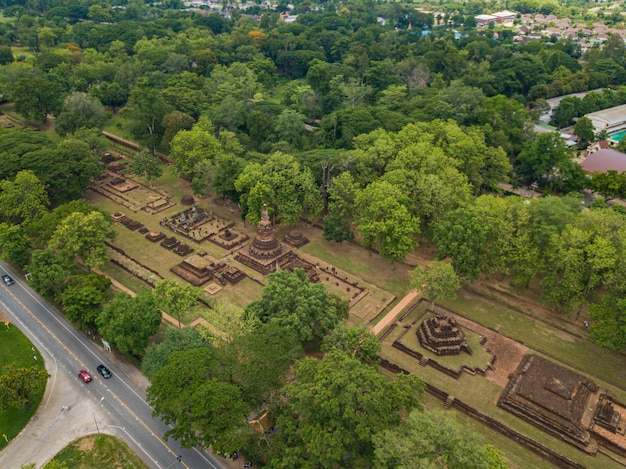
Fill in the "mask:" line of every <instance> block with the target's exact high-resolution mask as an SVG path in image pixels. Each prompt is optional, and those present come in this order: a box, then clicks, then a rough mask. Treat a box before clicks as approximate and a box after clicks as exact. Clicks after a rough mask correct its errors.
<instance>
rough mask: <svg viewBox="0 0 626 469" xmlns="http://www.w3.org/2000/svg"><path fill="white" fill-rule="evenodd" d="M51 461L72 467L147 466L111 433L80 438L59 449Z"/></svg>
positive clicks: (123, 468)
mask: <svg viewBox="0 0 626 469" xmlns="http://www.w3.org/2000/svg"><path fill="white" fill-rule="evenodd" d="M53 461H54V462H58V463H60V464H64V465H66V466H67V467H71V468H72V469H92V468H94V467H97V468H105V467H106V468H107V469H127V468H132V469H144V468H145V469H147V468H148V466H146V465H145V464H144V463H143V462H142V461H141V459H139V457H138V456H137V455H136V454H135V453H134V452H133V451H132V450H131V449H130V448H129V447H128V446H127V445H126V444H125V443H124V442H123V441H122V440H120V439H119V438H116V437H114V436H111V435H100V436H99V437H98V436H97V435H89V436H85V437H83V438H80V439H78V440H76V441H74V442H72V443H71V444H69V445H68V446H66V447H65V448H64V449H63V450H61V452H60V453H59V454H57V455H56V456H55V457H54V459H53Z"/></svg>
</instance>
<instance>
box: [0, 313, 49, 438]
mask: <svg viewBox="0 0 626 469" xmlns="http://www.w3.org/2000/svg"><path fill="white" fill-rule="evenodd" d="M32 347H33V344H32V343H31V342H30V340H28V339H27V338H26V336H25V335H24V334H22V332H21V331H20V330H19V329H18V328H17V327H15V326H13V325H9V329H8V330H7V328H6V326H5V324H4V323H2V324H0V374H2V368H1V367H2V366H3V365H7V364H9V363H12V364H14V365H15V366H16V367H18V368H30V367H33V366H34V367H37V368H40V369H44V368H45V365H44V362H43V359H42V358H41V355H40V354H39V351H38V350H37V349H35V352H33V351H32ZM33 356H36V357H37V360H34V359H33ZM45 384H46V383H45V382H42V383H41V390H40V391H39V392H36V393H33V394H32V395H31V402H30V406H29V407H28V408H27V409H16V408H10V409H7V410H3V411H0V435H3V434H4V435H7V437H8V438H9V440H10V439H11V438H14V437H15V436H17V434H19V432H20V431H22V429H23V428H24V427H25V426H26V424H27V423H28V421H29V420H30V418H31V417H32V416H33V414H34V413H35V412H36V411H37V408H38V407H39V403H40V402H41V399H42V398H43V394H44V391H45ZM6 445H7V443H6V441H5V439H4V438H0V449H2V448H4V447H5V446H6Z"/></svg>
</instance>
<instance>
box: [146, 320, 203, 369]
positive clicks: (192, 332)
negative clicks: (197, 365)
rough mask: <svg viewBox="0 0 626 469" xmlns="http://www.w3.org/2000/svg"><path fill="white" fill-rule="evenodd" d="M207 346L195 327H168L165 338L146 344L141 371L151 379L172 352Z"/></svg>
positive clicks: (165, 363)
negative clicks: (157, 342)
mask: <svg viewBox="0 0 626 469" xmlns="http://www.w3.org/2000/svg"><path fill="white" fill-rule="evenodd" d="M208 347H210V344H209V343H208V342H207V341H206V340H204V339H203V338H202V336H201V335H200V334H199V333H198V331H197V330H196V329H195V328H193V327H185V328H183V329H176V328H175V327H170V328H168V329H166V330H165V338H164V339H163V341H162V342H161V343H159V344H150V345H148V348H147V349H146V353H145V354H144V357H143V360H142V361H141V371H143V373H144V374H145V375H146V376H147V377H148V378H150V379H151V378H152V377H153V376H154V374H155V373H156V372H157V371H159V370H160V369H161V368H163V367H164V366H165V365H167V362H168V360H169V357H170V355H171V354H172V353H174V352H182V351H183V350H190V349H196V348H208Z"/></svg>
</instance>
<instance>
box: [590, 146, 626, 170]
mask: <svg viewBox="0 0 626 469" xmlns="http://www.w3.org/2000/svg"><path fill="white" fill-rule="evenodd" d="M580 166H581V167H582V168H583V171H585V172H586V173H588V174H592V173H594V172H596V171H600V172H603V173H606V172H607V171H609V170H611V169H612V170H615V171H617V172H618V173H621V172H623V171H626V153H622V152H621V151H617V150H613V149H612V148H603V149H602V150H598V151H596V152H595V153H592V154H590V155H589V156H588V157H587V158H585V160H584V161H583V162H582V163H581V164H580Z"/></svg>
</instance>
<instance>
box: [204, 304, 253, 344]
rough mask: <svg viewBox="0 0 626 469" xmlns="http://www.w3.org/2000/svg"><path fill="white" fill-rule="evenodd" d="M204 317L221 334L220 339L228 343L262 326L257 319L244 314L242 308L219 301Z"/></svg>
mask: <svg viewBox="0 0 626 469" xmlns="http://www.w3.org/2000/svg"><path fill="white" fill-rule="evenodd" d="M203 317H204V319H206V320H207V321H208V322H209V323H210V324H211V325H212V326H213V327H215V328H216V329H217V330H218V331H219V332H220V337H221V338H222V339H224V340H225V341H226V342H230V341H232V340H233V339H234V338H235V337H237V336H240V335H247V334H250V333H251V332H253V331H254V330H255V329H256V328H257V327H258V326H259V325H260V322H259V321H258V319H257V318H256V317H254V316H251V315H249V314H244V310H243V309H242V308H240V307H238V306H236V305H234V304H231V303H224V302H221V301H219V300H218V301H216V302H215V303H214V304H213V305H212V307H211V308H210V309H208V311H205V312H204V313H203Z"/></svg>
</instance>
